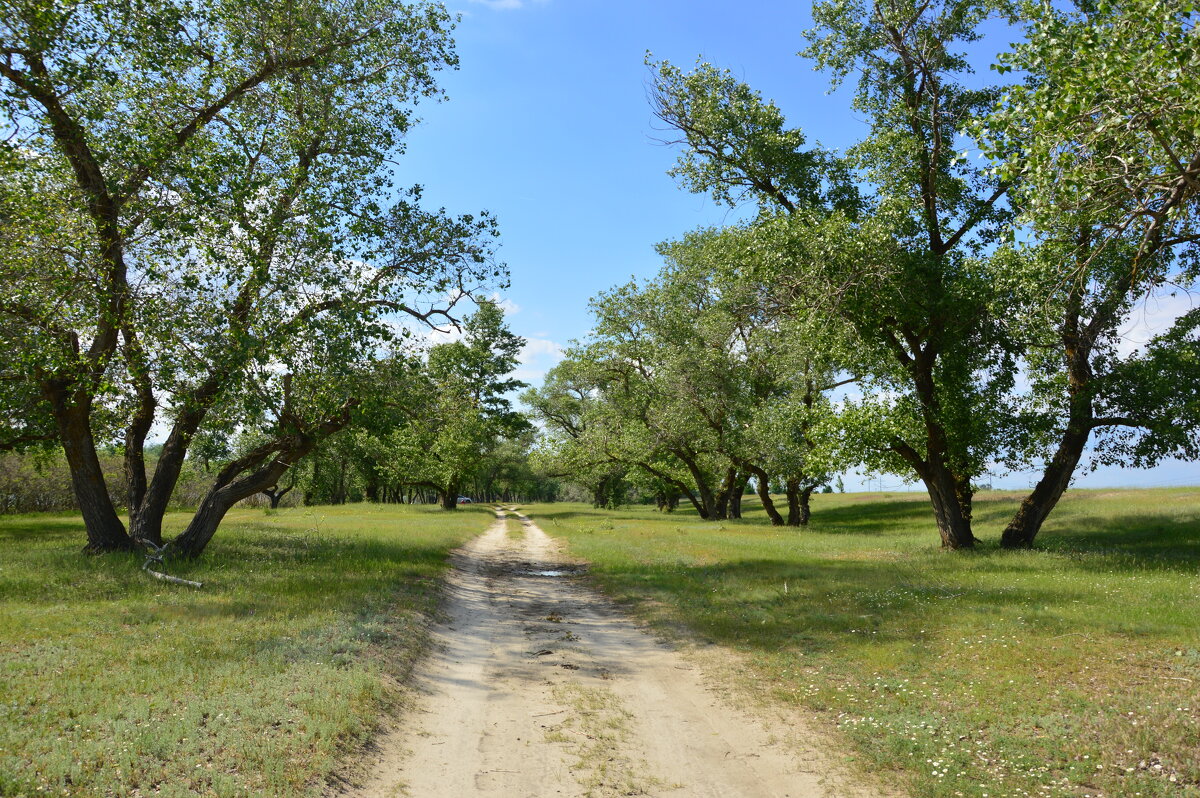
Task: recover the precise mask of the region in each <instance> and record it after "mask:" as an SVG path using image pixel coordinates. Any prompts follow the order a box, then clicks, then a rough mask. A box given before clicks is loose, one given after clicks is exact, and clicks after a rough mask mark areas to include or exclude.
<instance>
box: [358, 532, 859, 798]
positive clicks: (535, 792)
mask: <svg viewBox="0 0 1200 798" xmlns="http://www.w3.org/2000/svg"><path fill="white" fill-rule="evenodd" d="M522 525H523V530H522V534H520V535H519V536H512V537H510V536H509V535H508V534H506V532H505V525H504V521H503V520H498V521H497V522H496V524H495V525H494V526H492V527H491V528H490V529H489V530H488V531H487V532H486V533H485V534H484V535H482V536H481V537H479V538H476V539H475V540H473V541H472V542H471V543H469V544H468V545H467V546H465V547H464V548H463V549H461V550H460V551H459V552H457V553H456V554H455V569H454V572H453V574H452V576H451V577H450V583H449V588H448V591H449V593H448V598H447V603H446V607H445V611H446V614H447V619H446V621H445V622H444V623H443V624H442V625H441V626H439V627H438V628H437V629H436V630H435V638H436V640H435V651H434V653H433V654H432V655H431V656H430V657H429V658H428V660H427V661H426V662H425V663H424V665H423V666H422V667H421V668H420V669H419V672H418V675H417V680H416V689H417V692H418V694H419V698H418V705H417V709H416V711H414V712H412V713H410V714H408V715H406V717H405V722H404V725H403V728H402V729H400V730H398V731H397V732H395V733H393V734H391V735H389V736H387V737H385V738H384V739H383V741H382V743H381V748H380V751H379V754H378V757H377V759H376V761H373V762H369V763H367V767H368V772H369V775H368V777H367V782H366V784H365V785H364V787H363V788H362V789H361V790H360V791H358V792H357V793H355V794H356V795H359V796H363V797H364V798H367V797H370V798H375V797H376V796H411V798H465V797H467V796H496V797H497V798H499V797H500V796H503V797H504V798H535V797H536V798H542V797H543V796H624V795H650V796H658V795H669V796H675V797H677V798H693V797H694V798H709V797H710V796H711V798H717V797H718V796H719V797H720V798H817V797H818V796H820V797H822V798H823V797H824V796H845V795H867V794H869V793H865V792H862V791H861V790H859V789H847V785H846V784H845V783H841V784H839V783H838V780H837V779H836V778H834V777H832V776H830V775H829V773H828V770H829V768H828V767H827V766H825V764H824V762H825V758H824V757H822V756H821V755H820V754H819V753H818V752H817V751H813V750H808V751H806V750H803V749H802V748H799V747H798V745H797V738H798V739H799V740H804V739H807V738H806V737H805V736H804V735H805V734H806V732H804V730H803V729H800V728H796V727H795V726H794V725H791V724H788V725H786V726H784V725H779V724H777V727H776V728H774V729H769V728H766V727H764V725H763V722H762V721H760V720H759V719H757V718H752V717H750V716H748V715H746V714H743V713H742V712H741V711H739V710H737V709H735V708H733V707H731V706H728V705H727V704H726V703H724V702H723V701H722V700H720V699H719V698H718V697H717V696H716V695H714V694H713V693H711V692H710V691H709V690H707V689H706V688H705V685H704V680H703V677H702V674H701V672H700V669H699V668H698V666H697V665H695V664H694V663H693V662H692V661H691V659H689V658H685V657H684V656H681V655H680V654H679V653H677V652H675V651H674V650H673V649H672V648H671V647H670V646H668V645H667V644H665V643H663V642H661V641H657V640H655V639H654V638H653V637H652V636H651V635H649V634H647V633H646V632H645V631H643V630H642V629H640V628H639V627H638V626H637V625H636V624H634V623H633V622H632V621H630V620H629V619H628V618H627V617H625V616H624V615H623V614H622V613H621V612H620V611H619V610H618V609H617V608H616V607H614V606H613V605H612V603H611V602H609V601H608V600H606V599H604V598H603V597H601V596H599V595H598V594H596V593H595V592H594V591H592V590H590V589H589V588H588V587H587V586H586V585H585V584H584V582H583V580H582V579H581V578H580V567H579V566H577V565H574V564H572V563H570V562H568V561H567V560H566V559H565V558H564V557H563V555H562V554H561V551H560V548H559V546H558V545H557V543H556V542H555V541H553V540H552V539H551V538H549V537H548V536H547V535H546V534H545V533H544V532H542V530H540V529H539V528H538V527H537V526H536V525H535V524H532V523H530V522H529V521H528V519H523V520H522Z"/></svg>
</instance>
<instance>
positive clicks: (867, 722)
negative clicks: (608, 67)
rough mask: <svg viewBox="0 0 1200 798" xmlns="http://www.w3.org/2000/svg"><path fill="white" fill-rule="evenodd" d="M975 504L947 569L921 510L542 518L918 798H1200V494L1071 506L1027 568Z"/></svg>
mask: <svg viewBox="0 0 1200 798" xmlns="http://www.w3.org/2000/svg"><path fill="white" fill-rule="evenodd" d="M1017 500H1018V497H1017V495H1016V494H1006V493H999V492H997V493H988V494H984V495H983V496H981V497H980V502H979V506H978V510H977V514H976V518H977V521H978V527H979V534H980V535H981V537H983V538H984V541H985V542H984V545H982V546H981V547H980V550H978V551H975V552H966V553H947V552H942V551H940V550H939V549H938V546H937V542H938V538H937V534H936V531H935V530H934V528H933V524H932V519H931V515H930V512H929V510H928V505H927V504H926V502H925V500H924V497H923V496H922V495H921V494H917V493H912V494H904V493H901V494H888V495H879V494H875V495H864V494H845V495H822V496H817V497H814V516H813V523H812V526H811V527H810V528H809V529H806V530H794V529H774V528H771V527H770V526H767V525H766V524H765V518H764V516H763V515H762V513H761V509H760V508H757V507H753V506H752V507H751V508H750V511H749V512H748V513H747V518H746V519H745V520H743V521H734V522H730V521H726V522H722V523H715V524H714V523H705V522H702V521H700V520H698V519H697V518H696V517H695V515H694V514H690V513H686V512H680V513H678V514H676V515H674V516H664V515H660V514H658V513H655V512H653V511H652V510H650V509H647V508H631V509H623V510H619V511H615V512H608V511H595V510H592V509H591V508H588V507H585V506H582V505H540V506H534V507H531V508H528V510H527V511H528V512H529V514H530V515H531V516H532V517H533V518H534V520H535V521H537V522H538V523H539V524H540V525H541V526H542V527H543V529H545V530H546V531H547V532H550V533H552V534H556V535H560V536H563V537H565V538H566V539H567V540H569V541H570V544H571V548H572V552H573V553H574V554H576V555H578V556H580V557H583V558H585V559H587V560H589V561H591V562H592V563H593V568H592V573H593V574H594V576H595V578H596V579H597V580H599V583H600V584H601V585H602V586H603V587H604V588H605V589H606V590H607V591H609V592H610V593H611V594H612V595H614V596H615V597H617V598H619V599H622V600H624V601H627V602H629V603H630V605H631V606H632V607H634V608H636V610H637V611H638V612H639V613H641V614H642V615H644V616H645V617H647V618H650V619H652V620H653V621H655V622H657V623H659V624H661V625H663V626H664V627H673V628H678V627H680V626H684V627H686V628H687V629H688V630H690V633H691V634H693V635H695V636H699V637H701V638H705V639H709V640H712V641H715V642H717V643H719V644H722V645H725V646H729V647H732V648H735V649H737V650H739V651H741V652H743V653H744V654H745V655H746V656H747V658H748V660H749V662H750V663H751V664H752V668H751V670H750V671H749V673H748V675H747V677H746V678H747V681H748V683H749V684H751V685H752V686H753V689H755V690H757V691H759V692H760V693H761V694H763V695H766V696H769V697H771V698H773V699H775V700H780V701H786V702H797V703H800V704H803V705H805V706H807V707H810V708H813V709H816V710H818V711H820V712H821V713H823V715H824V717H826V718H827V719H829V720H830V722H831V723H833V724H836V725H837V726H838V727H839V728H840V729H841V731H842V732H843V733H844V734H845V735H847V736H848V737H849V738H850V740H851V741H852V742H853V743H856V745H855V746H854V749H855V752H856V753H855V756H856V757H857V758H858V759H859V761H860V763H861V764H863V765H864V766H865V767H867V768H869V769H871V770H874V771H883V772H891V773H892V774H893V776H894V778H895V779H896V780H897V781H899V782H900V783H901V784H903V785H904V786H905V787H906V788H908V789H909V791H910V792H911V793H912V794H913V795H914V796H939V797H945V798H952V797H953V798H957V797H958V796H988V798H999V797H1000V796H1026V795H1046V796H1050V795H1063V796H1065V795H1070V796H1101V795H1103V796H1144V797H1145V798H1151V797H1152V796H1197V795H1200V576H1198V571H1200V491H1198V490H1196V489H1162V490H1145V491H1076V492H1073V493H1071V494H1069V496H1068V498H1067V499H1066V500H1065V501H1064V503H1063V505H1062V506H1061V507H1060V508H1059V510H1058V511H1057V512H1056V514H1055V516H1053V518H1052V520H1051V521H1050V523H1049V524H1048V525H1047V527H1046V529H1045V531H1044V532H1043V536H1042V537H1041V538H1040V539H1039V541H1038V543H1039V548H1038V550H1036V551H1031V552H1004V551H1001V550H999V549H998V548H997V547H996V545H995V542H994V541H995V540H996V539H997V538H998V537H999V530H1000V527H1001V525H1002V524H1003V522H1004V521H1005V520H1007V518H1008V517H1010V516H1011V514H1012V512H1013V510H1014V509H1015V507H1016V502H1017Z"/></svg>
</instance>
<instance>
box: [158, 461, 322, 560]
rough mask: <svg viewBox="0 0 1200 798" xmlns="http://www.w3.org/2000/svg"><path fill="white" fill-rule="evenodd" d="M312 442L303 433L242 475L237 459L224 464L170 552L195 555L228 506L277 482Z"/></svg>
mask: <svg viewBox="0 0 1200 798" xmlns="http://www.w3.org/2000/svg"><path fill="white" fill-rule="evenodd" d="M315 443H316V442H315V441H312V440H311V439H309V438H307V437H303V438H301V439H299V441H298V442H297V443H296V444H295V445H293V446H291V447H288V448H287V449H286V450H285V451H284V452H281V453H280V454H278V456H275V457H272V458H271V460H270V462H268V463H267V464H266V465H264V466H262V467H261V468H259V469H258V470H257V471H254V472H253V473H250V474H246V475H244V476H239V474H240V473H241V471H242V470H245V466H242V467H239V465H238V461H235V462H234V463H233V464H230V465H229V466H226V467H225V469H224V470H222V472H221V473H220V474H219V475H218V476H217V481H216V484H214V485H213V487H212V488H210V489H209V491H208V493H207V494H206V495H205V497H204V498H203V499H202V500H201V501H200V506H199V507H198V508H197V509H196V514H195V515H193V516H192V520H191V522H190V523H188V525H187V528H186V529H184V530H183V532H182V533H180V535H179V537H177V538H175V539H174V540H173V541H171V543H170V551H171V553H172V554H177V555H179V556H182V557H199V556H200V554H201V553H203V551H204V549H205V548H206V547H207V546H208V544H209V541H211V540H212V538H213V535H215V534H216V532H217V527H219V526H220V525H221V521H222V520H224V518H225V514H226V513H228V512H229V508H231V507H233V505H235V504H237V503H238V502H239V501H241V500H242V499H245V498H246V497H248V496H253V495H254V494H255V493H261V492H262V491H263V490H264V489H266V488H269V487H271V486H272V485H274V484H275V483H276V482H278V481H279V478H280V477H282V476H283V475H284V474H285V473H286V472H287V469H288V468H290V467H291V465H292V464H293V463H295V461H296V460H299V459H300V458H301V457H303V456H304V455H305V454H307V453H308V452H309V451H311V449H312V447H313V446H314V445H315ZM259 462H261V460H259ZM255 465H258V462H252V464H251V466H249V467H251V468H252V467H254V466H255Z"/></svg>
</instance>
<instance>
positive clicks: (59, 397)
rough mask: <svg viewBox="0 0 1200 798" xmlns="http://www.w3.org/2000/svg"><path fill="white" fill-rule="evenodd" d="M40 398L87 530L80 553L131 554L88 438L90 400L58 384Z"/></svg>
mask: <svg viewBox="0 0 1200 798" xmlns="http://www.w3.org/2000/svg"><path fill="white" fill-rule="evenodd" d="M44 395H45V397H46V399H47V400H49V402H50V407H51V410H52V411H53V413H54V421H55V423H56V425H57V427H58V438H59V441H60V442H61V443H62V447H63V454H64V455H65V456H66V460H67V467H68V468H69V470H70V473H71V488H72V490H73V491H74V493H75V502H76V504H78V506H79V512H80V514H81V515H82V516H83V525H84V527H85V528H86V529H87V545H86V546H85V547H84V551H86V552H89V553H92V554H102V553H104V552H110V551H131V550H132V549H134V548H135V546H134V542H133V539H132V538H131V537H129V533H128V532H126V531H125V525H124V524H123V523H121V519H120V517H119V516H118V515H117V510H116V508H115V507H113V503H112V497H111V496H109V494H108V484H107V482H106V481H105V479H104V471H103V469H101V468H100V458H99V457H98V456H97V454H96V441H95V438H93V437H92V425H91V406H92V401H91V397H89V396H87V395H86V394H85V393H84V392H83V391H77V392H75V394H74V395H73V396H72V395H71V393H70V392H69V390H68V388H67V386H64V385H58V384H55V385H50V386H47V387H46V389H45V390H44Z"/></svg>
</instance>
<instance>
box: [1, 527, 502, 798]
mask: <svg viewBox="0 0 1200 798" xmlns="http://www.w3.org/2000/svg"><path fill="white" fill-rule="evenodd" d="M492 520H493V516H492V513H491V511H490V510H488V509H487V508H460V511H459V512H456V513H444V512H441V511H439V510H436V509H433V508H425V507H398V506H392V505H352V506H344V507H316V508H297V509H291V510H279V511H263V510H235V511H234V512H231V513H230V514H229V517H228V519H227V520H226V522H225V524H224V525H223V527H222V529H221V531H220V532H219V533H218V536H217V538H216V539H215V540H214V541H213V544H212V546H211V547H210V548H209V551H208V552H207V553H206V554H205V555H204V557H202V558H201V559H200V560H199V561H196V562H194V563H169V566H168V570H169V571H170V572H171V573H173V574H175V575H179V576H184V577H188V578H191V579H199V580H202V581H204V583H205V586H204V588H203V590H192V589H190V588H186V587H178V586H174V585H167V584H164V583H161V582H156V581H154V580H152V579H150V578H149V577H147V576H146V575H145V574H143V573H141V572H140V571H139V570H138V568H139V566H140V565H141V558H140V557H135V556H133V555H128V556H125V555H116V556H105V557H88V556H84V555H82V554H80V553H79V550H80V547H81V546H82V542H83V540H84V535H83V531H82V524H81V522H80V521H79V520H78V518H76V517H71V516H25V517H7V518H0V597H2V598H0V795H6V796H16V795H22V796H24V795H30V796H31V795H44V794H59V795H120V796H131V795H133V796H136V795H150V794H154V795H162V796H192V795H216V796H225V795H229V796H232V795H251V794H252V795H274V796H299V795H318V794H320V792H321V790H322V785H323V782H324V779H325V777H327V776H328V774H329V773H331V771H332V770H333V769H334V767H335V765H336V762H337V759H338V757H339V755H341V754H343V753H345V751H346V750H347V748H348V747H351V746H354V745H355V744H357V743H359V742H361V741H362V740H363V739H364V738H365V737H366V736H367V735H368V734H369V733H370V732H371V730H372V728H373V726H374V724H375V722H376V720H377V718H378V717H379V714H380V712H381V711H383V710H384V709H385V708H386V707H387V706H388V704H389V703H390V702H392V701H394V700H395V697H396V695H397V693H396V691H395V690H394V689H391V688H389V687H388V686H387V685H388V683H389V676H401V675H403V671H404V670H405V669H406V667H407V665H408V663H410V662H411V659H412V657H414V656H415V654H416V652H417V651H418V650H419V649H420V647H421V645H422V643H423V642H424V637H425V629H424V622H423V619H424V618H425V617H426V616H427V614H428V613H430V612H432V611H433V610H434V608H435V606H436V602H437V598H438V596H437V594H438V583H439V577H440V576H441V574H442V573H443V570H444V569H445V567H446V553H447V552H448V550H449V549H451V548H453V547H454V546H456V545H458V544H459V543H461V542H462V541H464V540H466V539H467V538H469V537H471V536H472V535H475V534H478V533H479V532H480V531H482V530H483V529H484V528H485V527H486V526H487V525H488V524H489V523H491V522H492ZM185 521H186V517H184V516H182V515H180V516H171V517H169V518H168V527H169V531H175V530H177V529H178V528H180V527H182V525H183V523H185Z"/></svg>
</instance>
